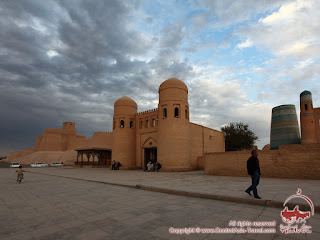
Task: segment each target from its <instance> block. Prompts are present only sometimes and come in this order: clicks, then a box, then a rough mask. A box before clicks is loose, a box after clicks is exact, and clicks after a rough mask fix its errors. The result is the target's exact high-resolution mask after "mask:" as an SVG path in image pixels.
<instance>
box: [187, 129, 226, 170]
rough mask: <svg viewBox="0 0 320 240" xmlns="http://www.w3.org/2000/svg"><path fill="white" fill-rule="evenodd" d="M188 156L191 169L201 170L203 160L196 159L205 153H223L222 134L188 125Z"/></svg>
mask: <svg viewBox="0 0 320 240" xmlns="http://www.w3.org/2000/svg"><path fill="white" fill-rule="evenodd" d="M190 136H191V137H190V145H191V146H190V154H191V166H192V168H193V169H203V160H201V158H199V159H198V157H201V156H204V154H205V153H212V152H224V151H225V140H224V134H223V133H222V132H220V131H217V130H214V129H210V128H207V127H203V126H201V125H198V124H195V123H190Z"/></svg>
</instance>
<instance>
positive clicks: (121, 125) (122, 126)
mask: <svg viewBox="0 0 320 240" xmlns="http://www.w3.org/2000/svg"><path fill="white" fill-rule="evenodd" d="M120 128H124V121H123V120H121V121H120Z"/></svg>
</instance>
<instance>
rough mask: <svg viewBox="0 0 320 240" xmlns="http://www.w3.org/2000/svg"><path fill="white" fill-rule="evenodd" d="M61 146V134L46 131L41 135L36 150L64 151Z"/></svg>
mask: <svg viewBox="0 0 320 240" xmlns="http://www.w3.org/2000/svg"><path fill="white" fill-rule="evenodd" d="M64 150H65V149H64V148H63V146H62V134H61V133H59V132H58V131H57V132H54V133H53V132H52V133H48V132H47V133H46V131H45V134H44V136H43V137H42V140H41V143H40V146H39V149H38V151H64Z"/></svg>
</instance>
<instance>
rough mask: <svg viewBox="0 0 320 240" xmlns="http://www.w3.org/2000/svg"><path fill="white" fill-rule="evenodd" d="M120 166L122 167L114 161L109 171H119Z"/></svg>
mask: <svg viewBox="0 0 320 240" xmlns="http://www.w3.org/2000/svg"><path fill="white" fill-rule="evenodd" d="M121 166H122V165H121V163H120V162H116V161H115V160H113V161H112V164H111V170H119V168H120V167H121Z"/></svg>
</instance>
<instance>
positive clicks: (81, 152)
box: [81, 152, 83, 165]
mask: <svg viewBox="0 0 320 240" xmlns="http://www.w3.org/2000/svg"><path fill="white" fill-rule="evenodd" d="M81 165H83V152H81Z"/></svg>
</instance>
